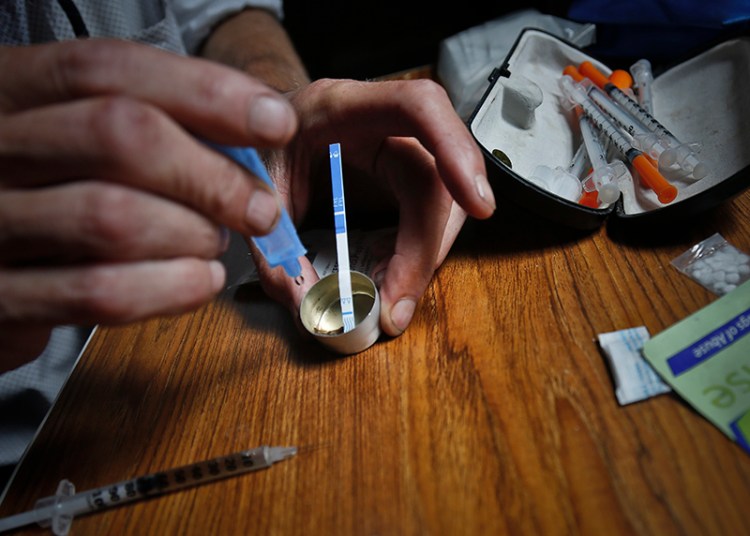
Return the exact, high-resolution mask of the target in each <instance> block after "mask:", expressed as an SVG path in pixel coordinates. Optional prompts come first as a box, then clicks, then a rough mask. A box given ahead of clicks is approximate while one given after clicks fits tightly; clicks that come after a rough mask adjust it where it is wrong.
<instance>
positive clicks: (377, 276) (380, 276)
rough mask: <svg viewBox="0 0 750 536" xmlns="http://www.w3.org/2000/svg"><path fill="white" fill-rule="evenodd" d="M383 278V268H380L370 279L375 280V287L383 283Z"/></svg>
mask: <svg viewBox="0 0 750 536" xmlns="http://www.w3.org/2000/svg"><path fill="white" fill-rule="evenodd" d="M383 278H385V270H380V271H379V272H378V273H376V274H374V275H373V276H372V280H373V281H374V282H375V286H376V287H380V286H381V285H382V284H383Z"/></svg>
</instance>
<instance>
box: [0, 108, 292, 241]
mask: <svg viewBox="0 0 750 536" xmlns="http://www.w3.org/2000/svg"><path fill="white" fill-rule="evenodd" d="M41 124H43V125H44V128H43V129H40V128H39V125H41ZM0 147H1V148H2V151H0V169H2V170H3V172H2V175H1V176H0V181H2V182H3V183H5V185H6V186H18V187H28V186H33V185H40V184H49V183H54V182H60V181H64V180H72V179H79V178H88V177H95V178H100V179H102V180H108V181H113V182H119V183H121V184H125V185H127V186H130V187H133V188H139V189H144V190H147V191H150V192H152V193H155V194H159V195H161V196H164V197H168V198H170V199H172V200H174V201H178V202H180V203H183V204H185V205H187V206H189V207H191V208H194V209H195V210H197V211H199V212H201V213H202V214H203V215H204V216H206V217H209V218H211V219H213V220H214V221H216V222H217V223H220V224H222V225H226V226H227V227H230V228H232V229H236V230H237V231H239V232H242V233H243V234H249V235H259V234H266V233H268V232H269V231H270V230H271V229H272V228H273V226H274V225H275V223H276V220H277V219H278V216H279V207H278V201H277V199H276V196H275V195H274V194H273V193H272V192H271V191H270V189H269V188H268V187H267V186H266V185H265V184H264V183H263V182H261V181H260V180H259V179H257V178H254V177H252V176H251V175H250V174H249V172H248V171H246V170H245V169H244V168H242V167H240V166H239V165H237V164H235V163H234V162H232V161H231V160H229V159H228V158H226V157H224V156H222V155H220V154H219V153H217V152H216V151H214V150H212V149H209V148H208V147H207V146H205V145H204V144H202V143H199V142H198V141H196V139H195V138H193V137H192V136H190V135H188V134H187V133H185V132H184V130H182V129H181V128H180V127H179V126H178V125H176V124H175V123H174V122H172V121H171V120H170V119H169V118H168V117H167V116H165V115H164V114H163V113H162V112H161V111H159V110H158V109H156V108H154V107H152V106H150V105H147V104H143V103H141V102H139V101H134V100H131V99H127V98H115V97H109V98H99V99H89V100H84V101H78V102H75V103H70V104H64V105H55V106H49V107H46V108H37V109H34V110H29V111H26V112H23V113H20V114H14V115H13V116H11V117H8V118H5V120H4V121H2V122H1V123H0Z"/></svg>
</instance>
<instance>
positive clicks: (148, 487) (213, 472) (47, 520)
mask: <svg viewBox="0 0 750 536" xmlns="http://www.w3.org/2000/svg"><path fill="white" fill-rule="evenodd" d="M295 454H297V448H296V447H268V446H263V447H258V448H256V449H252V450H243V451H240V452H235V453H234V454H229V455H228V456H222V457H220V458H213V459H210V460H205V461H202V462H197V463H192V464H190V465H184V466H182V467H176V468H174V469H169V470H167V471H161V472H158V473H152V474H149V475H145V476H141V477H137V478H132V479H130V480H124V481H122V482H117V483H115V484H110V485H108V486H102V487H100V488H96V489H92V490H89V491H83V492H80V493H76V492H75V486H73V484H72V483H71V482H69V481H68V480H62V481H61V482H60V484H59V486H58V487H57V493H56V494H55V495H54V496H52V497H45V498H43V499H39V500H38V501H37V503H36V505H35V506H34V509H33V510H29V511H27V512H23V513H21V514H16V515H12V516H9V517H4V518H2V519H0V532H4V531H7V530H11V529H15V528H18V527H23V526H25V525H30V524H32V523H38V524H39V525H41V526H42V527H50V529H51V530H52V533H53V534H55V535H56V536H65V535H66V534H68V532H69V531H70V527H71V525H72V524H73V518H74V517H75V516H79V515H85V514H90V513H94V512H99V511H102V510H105V509H107V508H111V507H114V506H120V505H122V504H126V503H130V502H134V501H139V500H141V499H148V498H150V497H155V496H157V495H163V494H165V493H171V492H173V491H177V490H180V489H184V488H188V487H191V486H197V485H200V484H206V483H208V482H213V481H214V480H219V479H221V478H227V477H230V476H237V475H241V474H243V473H247V472H248V471H256V470H258V469H264V468H266V467H270V466H271V465H273V464H274V463H275V462H279V461H281V460H285V459H287V458H291V457H292V456H294V455H295Z"/></svg>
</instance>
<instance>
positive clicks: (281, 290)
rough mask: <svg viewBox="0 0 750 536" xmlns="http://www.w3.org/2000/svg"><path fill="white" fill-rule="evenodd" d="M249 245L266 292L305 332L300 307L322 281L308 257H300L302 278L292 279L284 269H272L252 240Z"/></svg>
mask: <svg viewBox="0 0 750 536" xmlns="http://www.w3.org/2000/svg"><path fill="white" fill-rule="evenodd" d="M247 245H248V250H249V251H250V254H251V255H252V257H253V263H254V264H255V267H256V268H257V270H258V277H259V278H260V284H261V287H262V288H263V290H264V292H265V293H266V294H267V295H268V296H269V297H270V298H272V299H273V300H275V301H277V302H279V303H280V304H282V305H283V306H284V307H286V308H287V309H288V310H289V312H290V313H291V314H292V318H294V319H295V320H296V321H297V327H298V328H299V329H300V331H302V332H304V328H303V327H302V325H301V324H300V323H299V306H300V304H301V303H302V300H303V298H304V297H305V294H307V292H308V291H309V290H310V287H312V286H313V285H314V284H315V283H316V282H317V281H318V280H319V279H320V278H319V277H318V274H317V272H316V271H315V268H313V266H312V263H310V260H309V259H308V258H307V257H305V256H302V257H300V258H299V261H300V266H301V267H302V274H301V276H300V277H297V278H291V277H289V276H288V275H287V273H286V272H285V271H284V269H283V268H281V267H279V266H277V267H275V268H271V267H270V266H269V265H268V263H267V262H266V260H265V258H264V257H263V255H262V254H261V253H260V250H259V249H258V248H257V247H256V246H255V244H254V243H253V241H252V240H248V241H247Z"/></svg>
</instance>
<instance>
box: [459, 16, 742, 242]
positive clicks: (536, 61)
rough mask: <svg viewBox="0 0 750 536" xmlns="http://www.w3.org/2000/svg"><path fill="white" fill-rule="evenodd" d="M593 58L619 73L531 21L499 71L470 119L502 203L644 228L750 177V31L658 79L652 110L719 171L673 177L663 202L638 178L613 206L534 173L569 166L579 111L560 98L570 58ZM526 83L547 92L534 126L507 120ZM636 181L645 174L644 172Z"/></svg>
mask: <svg viewBox="0 0 750 536" xmlns="http://www.w3.org/2000/svg"><path fill="white" fill-rule="evenodd" d="M586 60H588V61H591V62H592V63H593V64H594V65H596V66H597V67H598V68H599V70H601V71H602V72H603V73H605V74H607V75H609V74H610V73H611V70H610V68H609V67H608V66H606V65H604V64H602V63H601V62H599V61H597V60H596V59H595V58H593V57H591V56H589V55H587V54H586V53H585V52H583V51H582V50H581V49H579V48H577V47H575V46H574V45H571V44H570V43H567V42H566V41H564V40H562V39H560V38H558V37H556V36H554V35H551V34H548V33H546V32H544V31H541V30H536V29H526V30H524V31H523V32H522V33H521V35H520V36H519V38H518V40H517V41H516V43H515V45H514V47H513V48H512V49H511V51H510V52H509V54H508V57H507V58H506V60H505V63H504V64H503V65H502V66H501V67H499V68H497V69H495V70H494V71H493V73H492V75H491V77H490V84H489V87H488V88H487V91H486V92H485V94H484V96H483V97H482V99H481V101H480V102H479V104H478V105H477V107H476V109H475V110H474V112H473V114H472V116H471V117H470V118H469V121H468V125H469V129H470V130H471V133H472V134H473V136H474V138H475V140H476V141H477V143H478V144H479V146H480V148H481V150H482V152H483V154H484V157H485V161H486V164H487V172H488V175H489V180H490V184H491V185H492V187H493V190H494V191H495V195H496V197H497V198H498V204H501V203H502V202H503V200H505V199H510V200H512V201H514V202H516V203H517V204H519V205H521V206H523V207H524V208H526V209H528V210H530V211H533V212H535V213H537V214H539V215H541V216H543V217H545V218H548V219H551V220H554V221H556V222H559V223H562V224H565V225H567V226H570V227H573V228H577V229H587V230H588V229H595V228H597V227H599V226H600V225H602V223H603V222H604V221H605V220H607V219H608V218H617V219H618V220H620V221H619V222H618V223H625V224H628V223H634V224H635V223H638V224H639V225H638V226H639V227H640V224H645V225H651V224H659V223H662V222H664V221H672V222H674V221H676V220H677V219H681V218H684V217H689V216H692V215H695V214H698V213H700V212H703V211H706V210H708V209H710V208H713V207H715V206H717V205H719V204H720V203H722V202H723V201H725V200H727V199H729V198H731V197H732V196H734V195H736V194H737V193H739V192H741V191H742V190H743V189H745V188H746V187H747V186H748V185H750V167H749V166H750V91H748V81H750V39H746V38H742V39H734V40H730V41H726V42H724V43H721V44H719V45H717V46H715V47H713V48H711V49H710V50H707V51H705V52H703V53H701V54H699V55H697V56H695V57H693V58H691V59H689V60H687V61H684V62H682V63H680V64H678V65H676V66H674V67H672V68H670V69H668V70H666V71H665V72H663V73H662V74H660V75H659V76H657V77H656V78H655V79H654V82H653V86H652V93H653V103H654V114H653V115H654V116H655V117H656V118H657V119H658V120H659V121H660V122H661V123H662V124H663V125H664V126H665V127H666V128H667V129H669V130H670V131H671V132H672V133H673V134H674V135H675V136H676V137H677V138H679V139H680V141H683V142H699V143H701V145H702V150H701V152H700V154H699V156H700V158H701V160H703V161H705V162H706V163H707V164H708V165H709V168H710V170H711V173H710V174H709V175H708V176H706V177H704V178H703V179H701V180H699V181H695V182H692V181H686V182H685V181H675V182H674V184H675V185H676V186H677V187H678V189H679V193H678V195H677V198H676V199H675V200H674V201H672V202H671V203H669V204H667V205H663V204H661V203H660V202H659V201H658V200H657V199H656V196H655V194H654V193H653V192H652V191H650V190H647V189H645V188H642V187H638V186H635V187H634V188H632V189H625V191H623V193H622V195H621V196H620V198H619V200H618V201H617V202H615V203H614V204H612V205H610V206H606V207H600V208H596V209H594V208H589V207H586V206H584V205H581V204H579V203H577V202H574V201H569V200H567V199H565V198H562V197H559V196H557V195H555V194H553V193H550V192H549V191H547V190H545V189H544V188H542V187H539V186H537V185H536V184H534V183H532V182H530V181H529V180H527V177H529V176H530V174H531V173H532V172H533V170H534V168H535V167H536V166H537V165H539V164H544V165H546V166H549V167H553V168H554V167H556V166H559V167H562V168H566V167H567V166H568V164H569V163H570V161H571V159H572V158H573V155H574V153H575V151H576V149H577V148H578V147H579V146H580V144H581V143H582V141H581V135H580V131H579V128H578V125H577V122H576V120H575V116H574V113H573V112H572V111H571V110H570V109H567V108H566V107H565V106H564V105H563V102H562V100H561V95H562V91H561V89H560V87H559V82H558V81H559V79H560V77H561V75H562V71H563V69H564V68H565V67H566V66H567V65H571V64H572V65H579V64H580V63H581V62H583V61H586ZM514 77H515V79H514ZM519 81H521V82H522V83H524V84H525V83H527V82H528V83H530V84H534V85H536V86H538V88H540V89H541V94H542V102H541V104H540V105H539V107H538V108H536V109H535V110H534V112H533V115H534V117H533V120H532V121H531V123H533V124H532V125H531V126H530V127H528V125H523V127H528V128H523V127H519V126H518V121H508V120H506V118H505V117H504V112H503V101H504V97H507V95H504V89H505V87H506V86H509V85H510V84H513V85H514V86H517V84H518V83H519ZM534 91H536V90H534ZM507 93H508V94H510V93H511V92H510V91H508V92H507ZM507 104H508V103H506V106H507ZM505 115H506V116H507V113H506V114H505ZM513 123H515V124H513ZM495 149H499V150H500V151H502V153H504V154H505V155H506V156H507V157H508V159H509V160H510V166H509V165H508V164H507V163H506V162H503V161H502V160H501V159H500V158H498V157H496V156H495V155H493V150H495ZM634 182H636V183H638V182H639V178H638V177H637V175H634Z"/></svg>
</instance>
